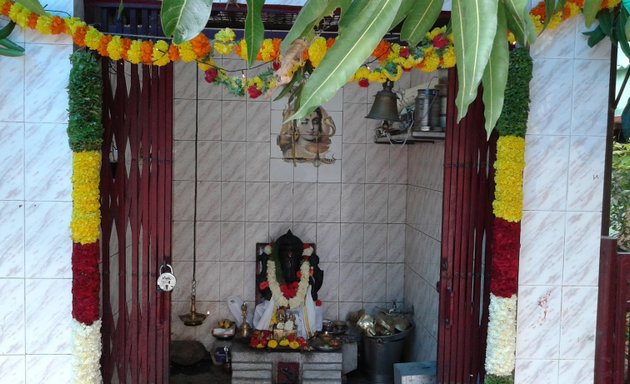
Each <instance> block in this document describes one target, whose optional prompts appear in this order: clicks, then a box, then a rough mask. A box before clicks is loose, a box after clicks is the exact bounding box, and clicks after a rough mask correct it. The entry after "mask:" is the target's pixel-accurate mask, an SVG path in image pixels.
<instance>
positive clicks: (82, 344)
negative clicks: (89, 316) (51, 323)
mask: <svg viewBox="0 0 630 384" xmlns="http://www.w3.org/2000/svg"><path fill="white" fill-rule="evenodd" d="M72 337H73V349H74V350H73V356H74V381H73V382H74V383H77V384H101V383H102V382H103V378H102V377H101V320H97V321H95V322H94V323H92V325H85V324H83V323H80V322H78V321H76V320H75V319H72Z"/></svg>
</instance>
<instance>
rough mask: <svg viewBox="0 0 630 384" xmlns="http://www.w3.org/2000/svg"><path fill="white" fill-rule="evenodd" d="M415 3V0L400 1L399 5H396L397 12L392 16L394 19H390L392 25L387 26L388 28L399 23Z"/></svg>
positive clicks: (390, 28)
mask: <svg viewBox="0 0 630 384" xmlns="http://www.w3.org/2000/svg"><path fill="white" fill-rule="evenodd" d="M415 3H416V0H402V2H401V3H400V7H398V12H397V13H396V16H395V17H394V21H392V25H390V26H389V30H390V31H391V30H392V29H393V28H394V27H395V26H397V25H398V24H400V22H401V21H403V20H404V19H405V17H407V16H408V15H409V12H410V11H411V9H412V6H413V5H414V4H415Z"/></svg>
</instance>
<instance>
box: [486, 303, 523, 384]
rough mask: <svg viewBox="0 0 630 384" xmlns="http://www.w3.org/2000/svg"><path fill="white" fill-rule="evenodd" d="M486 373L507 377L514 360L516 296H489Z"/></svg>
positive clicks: (510, 372)
mask: <svg viewBox="0 0 630 384" xmlns="http://www.w3.org/2000/svg"><path fill="white" fill-rule="evenodd" d="M488 316H489V320H488V343H487V350H486V372H488V373H489V374H493V375H497V376H509V375H511V374H512V371H513V370H514V364H515V359H516V356H515V355H516V295H512V297H510V298H504V297H498V296H495V295H493V294H490V307H489V313H488Z"/></svg>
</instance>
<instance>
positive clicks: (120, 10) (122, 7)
mask: <svg viewBox="0 0 630 384" xmlns="http://www.w3.org/2000/svg"><path fill="white" fill-rule="evenodd" d="M124 10H125V4H124V3H123V0H120V3H119V4H118V9H116V20H120V16H122V13H123V11H124Z"/></svg>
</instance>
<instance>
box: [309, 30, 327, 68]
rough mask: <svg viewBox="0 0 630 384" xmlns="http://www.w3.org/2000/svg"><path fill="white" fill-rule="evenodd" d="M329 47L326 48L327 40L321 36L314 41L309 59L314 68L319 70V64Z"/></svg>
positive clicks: (310, 48)
mask: <svg viewBox="0 0 630 384" xmlns="http://www.w3.org/2000/svg"><path fill="white" fill-rule="evenodd" d="M327 50H328V47H327V46H326V39H325V38H323V37H321V36H319V37H317V38H315V40H313V42H312V43H311V45H310V47H308V58H309V60H310V61H311V65H312V66H313V68H317V67H318V66H319V63H320V62H321V61H322V59H323V58H324V55H325V54H326V51H327Z"/></svg>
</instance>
